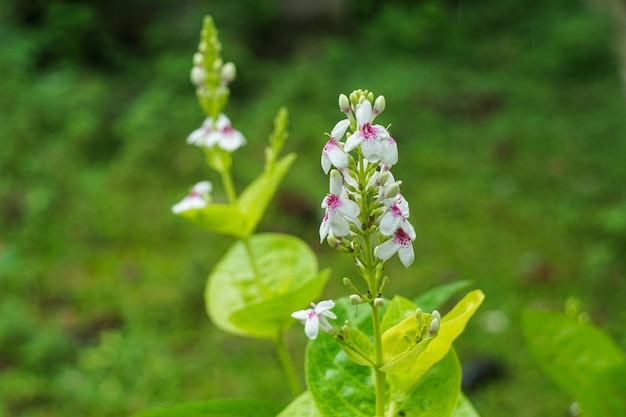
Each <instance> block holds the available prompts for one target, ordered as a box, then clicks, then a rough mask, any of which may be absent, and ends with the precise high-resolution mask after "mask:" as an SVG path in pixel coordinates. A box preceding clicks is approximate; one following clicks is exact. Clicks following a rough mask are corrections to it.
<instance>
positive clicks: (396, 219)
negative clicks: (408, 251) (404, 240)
mask: <svg viewBox="0 0 626 417" xmlns="http://www.w3.org/2000/svg"><path fill="white" fill-rule="evenodd" d="M383 202H384V204H385V211H384V212H383V214H382V216H380V228H379V230H380V233H382V234H383V235H386V236H391V235H393V234H394V233H395V232H396V230H397V229H398V228H401V229H402V230H404V232H405V233H407V234H410V233H411V231H413V228H412V227H413V226H411V224H410V223H409V222H408V221H407V219H408V218H409V203H408V202H407V201H406V200H405V199H404V197H403V196H402V194H400V193H398V194H397V195H396V196H395V198H388V199H386V200H384V201H383Z"/></svg>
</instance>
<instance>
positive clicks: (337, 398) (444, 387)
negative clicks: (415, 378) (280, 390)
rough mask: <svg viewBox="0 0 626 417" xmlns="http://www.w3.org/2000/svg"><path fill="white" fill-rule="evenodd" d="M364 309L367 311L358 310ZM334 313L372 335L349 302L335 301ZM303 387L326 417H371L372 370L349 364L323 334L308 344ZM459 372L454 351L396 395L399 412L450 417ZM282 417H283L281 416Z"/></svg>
mask: <svg viewBox="0 0 626 417" xmlns="http://www.w3.org/2000/svg"><path fill="white" fill-rule="evenodd" d="M362 307H367V306H362ZM333 311H334V312H335V313H336V314H337V316H338V318H339V319H340V320H345V319H348V320H349V321H350V327H351V328H358V329H359V330H360V331H362V332H363V333H365V334H366V335H371V334H372V326H371V310H370V309H369V308H361V307H359V308H358V309H356V310H355V309H354V306H352V305H351V304H350V301H349V299H348V298H342V299H340V300H337V301H336V306H335V308H334V309H333ZM306 379H307V385H308V387H309V390H310V392H311V395H312V396H313V399H314V400H315V403H316V404H317V408H318V410H319V412H320V414H321V415H322V416H324V417H344V416H351V417H371V416H372V415H374V406H375V396H374V380H373V376H372V370H371V368H369V367H364V366H359V365H357V364H355V363H354V362H353V361H351V360H350V359H349V358H348V356H347V355H346V354H345V352H343V351H342V350H341V348H340V347H339V345H338V344H337V342H336V341H335V339H334V338H332V337H331V336H329V335H327V334H320V336H319V337H318V338H317V339H316V340H314V341H311V342H310V343H309V346H308V347H307V352H306ZM460 381H461V371H460V365H459V363H458V359H457V358H456V355H455V354H454V352H453V351H449V353H448V357H446V359H445V360H442V361H440V362H439V363H438V364H437V365H435V366H433V367H432V368H431V370H430V371H429V372H428V373H426V375H424V376H423V378H422V379H421V380H420V381H419V383H418V387H419V389H415V390H414V391H413V392H410V393H406V392H404V391H400V392H395V393H394V395H395V398H398V404H396V406H397V408H396V409H397V410H398V411H403V412H404V413H405V415H406V416H408V417H448V416H450V415H451V413H452V410H453V409H454V407H455V405H456V401H457V397H458V393H459V387H460ZM281 417H283V416H281Z"/></svg>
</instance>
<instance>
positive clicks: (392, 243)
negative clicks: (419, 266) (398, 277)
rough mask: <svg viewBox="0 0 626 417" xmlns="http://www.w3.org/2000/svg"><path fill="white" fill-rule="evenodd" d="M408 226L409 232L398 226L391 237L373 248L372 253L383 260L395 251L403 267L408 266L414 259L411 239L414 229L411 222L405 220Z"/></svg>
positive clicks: (413, 237) (413, 238)
mask: <svg viewBox="0 0 626 417" xmlns="http://www.w3.org/2000/svg"><path fill="white" fill-rule="evenodd" d="M406 224H407V225H408V228H409V232H405V231H404V229H402V228H400V227H399V228H398V229H396V231H395V232H394V234H393V236H392V237H391V239H389V240H386V241H385V242H383V243H381V244H380V245H379V246H377V247H376V248H375V249H374V254H375V255H376V257H378V258H379V259H382V260H383V261H386V260H388V259H389V258H391V257H392V256H393V255H394V254H395V253H396V252H397V253H398V257H400V262H402V264H403V265H404V266H405V267H407V268H408V267H409V265H411V264H412V263H413V260H414V259H415V253H414V252H413V243H412V242H413V240H415V229H413V226H412V225H411V223H409V222H406Z"/></svg>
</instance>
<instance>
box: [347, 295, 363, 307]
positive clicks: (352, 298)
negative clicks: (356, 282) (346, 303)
mask: <svg viewBox="0 0 626 417" xmlns="http://www.w3.org/2000/svg"><path fill="white" fill-rule="evenodd" d="M362 302H363V298H361V296H360V295H359V294H352V295H350V304H352V305H353V306H356V305H359V304H361V303H362Z"/></svg>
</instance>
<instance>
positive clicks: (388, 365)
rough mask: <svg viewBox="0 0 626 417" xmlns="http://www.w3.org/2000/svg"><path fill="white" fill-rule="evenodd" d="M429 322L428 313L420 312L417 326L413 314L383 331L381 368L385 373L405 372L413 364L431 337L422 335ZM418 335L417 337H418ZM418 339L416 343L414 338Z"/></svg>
mask: <svg viewBox="0 0 626 417" xmlns="http://www.w3.org/2000/svg"><path fill="white" fill-rule="evenodd" d="M429 323H430V314H424V313H422V314H421V318H420V323H419V328H418V323H417V319H416V317H415V315H413V316H409V317H407V318H405V319H404V320H402V321H401V322H400V323H398V324H397V325H395V326H393V327H392V328H391V329H389V330H387V331H386V332H385V333H383V337H382V341H383V346H384V350H383V357H384V359H385V365H384V366H383V367H382V368H381V370H382V371H383V372H387V373H402V374H403V373H405V372H406V369H407V368H410V367H412V366H413V364H414V363H415V362H416V361H417V360H418V359H417V358H418V356H419V355H421V354H422V353H423V352H424V351H425V350H426V347H427V346H428V344H429V343H430V342H431V341H432V340H434V339H433V338H428V337H424V335H423V333H424V331H427V329H428V324H429ZM418 335H419V337H418ZM417 339H420V342H419V343H417V342H416V340H417Z"/></svg>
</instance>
